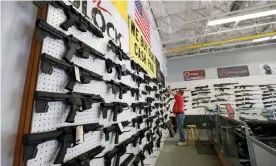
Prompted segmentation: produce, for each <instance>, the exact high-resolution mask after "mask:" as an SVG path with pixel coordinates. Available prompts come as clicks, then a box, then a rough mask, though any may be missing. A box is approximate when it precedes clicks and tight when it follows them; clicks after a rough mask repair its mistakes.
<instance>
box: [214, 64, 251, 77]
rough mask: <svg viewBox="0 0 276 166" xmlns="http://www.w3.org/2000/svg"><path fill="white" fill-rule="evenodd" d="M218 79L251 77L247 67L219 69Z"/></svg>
mask: <svg viewBox="0 0 276 166" xmlns="http://www.w3.org/2000/svg"><path fill="white" fill-rule="evenodd" d="M217 72H218V78H231V77H246V76H249V70H248V66H247V65H243V66H232V67H222V68H217Z"/></svg>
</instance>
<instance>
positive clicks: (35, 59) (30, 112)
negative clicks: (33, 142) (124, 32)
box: [13, 1, 167, 166]
mask: <svg viewBox="0 0 276 166" xmlns="http://www.w3.org/2000/svg"><path fill="white" fill-rule="evenodd" d="M65 3H66V4H67V5H70V2H68V1H66V2H65ZM37 19H41V20H45V21H46V22H47V23H48V24H49V25H51V26H53V27H54V28H56V29H57V30H59V31H62V32H63V33H65V34H66V35H71V34H72V35H73V36H74V37H75V38H77V39H78V40H80V41H82V42H83V43H85V44H87V45H88V46H90V47H91V48H94V49H95V50H97V51H98V52H100V53H102V54H103V55H104V57H105V58H107V59H108V58H109V59H111V60H112V61H114V63H116V64H121V65H122V64H124V65H125V67H126V69H128V70H130V71H131V70H132V69H131V63H130V61H129V60H125V59H124V58H123V60H120V59H121V58H119V57H118V56H117V55H116V54H115V53H114V52H113V51H114V50H112V49H111V48H109V47H108V43H110V42H109V41H110V38H109V37H108V36H107V34H106V33H103V38H99V37H97V36H95V35H93V34H92V33H91V32H89V31H87V32H81V31H79V30H78V29H76V27H74V26H72V27H70V28H68V31H64V30H63V29H62V28H61V27H60V25H61V24H62V23H63V22H64V21H65V20H66V19H67V17H66V15H65V14H64V12H63V10H62V9H58V8H55V7H53V6H52V5H49V6H44V7H43V8H38V14H37ZM109 21H110V22H112V20H109ZM36 32H37V31H36V30H35V31H34V34H33V41H32V48H31V53H30V59H29V64H28V71H27V77H26V82H25V89H24V97H23V102H22V108H21V115H20V122H19V128H18V135H17V143H16V150H15V155H14V156H15V157H14V164H13V165H14V166H25V165H27V166H37V165H41V166H44V165H47V166H48V165H53V163H54V161H55V156H57V153H58V151H59V142H58V141H57V140H50V141H47V142H44V143H41V144H38V146H37V150H38V151H37V154H36V156H35V157H34V158H33V159H30V160H28V161H26V162H24V161H23V159H22V156H23V146H22V137H23V135H24V134H29V133H42V132H48V131H55V130H57V129H58V128H60V127H66V126H77V125H82V124H89V123H99V124H101V125H103V126H104V127H108V126H111V125H112V124H114V123H116V122H113V120H112V116H113V114H112V113H111V112H113V111H107V118H106V119H105V118H103V115H102V111H101V109H100V103H93V104H92V108H90V109H87V110H85V111H82V108H81V109H80V110H81V111H80V112H79V111H78V112H77V113H76V116H75V120H74V121H71V122H74V123H67V122H65V121H66V117H67V115H68V112H69V110H70V106H68V104H66V103H65V102H63V101H57V102H49V103H48V108H47V110H48V111H47V112H40V113H37V112H36V111H35V110H36V108H35V102H34V94H35V91H43V92H52V93H60V94H65V93H68V91H67V90H66V89H65V86H66V84H67V83H68V81H69V78H70V74H68V73H67V72H66V70H64V69H60V68H55V67H54V68H53V70H52V71H51V74H47V73H44V72H42V70H41V62H40V57H41V54H42V53H45V54H48V55H50V56H53V57H54V58H57V59H60V60H62V59H63V55H64V52H65V50H66V46H65V44H64V42H63V41H62V40H57V39H53V38H50V37H46V38H45V39H44V40H43V41H42V42H38V41H37V40H36V39H35V37H36ZM122 44H124V43H122ZM125 44H128V43H125ZM113 47H114V45H113ZM113 49H114V48H113ZM71 62H73V63H74V64H76V65H77V66H80V67H82V68H84V69H87V70H89V71H93V72H94V73H97V74H99V75H101V76H103V79H104V80H114V81H116V82H122V83H124V84H126V85H128V86H130V87H132V88H138V85H137V84H136V82H134V80H133V78H132V75H127V76H123V77H121V80H119V79H118V77H117V73H116V71H115V72H114V71H113V72H112V73H108V72H107V71H106V64H105V61H103V60H101V59H94V57H93V56H89V57H87V59H83V58H80V57H76V56H73V57H72V60H71ZM68 63H69V62H68ZM132 72H133V71H132ZM133 73H134V72H133ZM135 74H136V72H135ZM136 75H138V76H139V77H141V78H144V73H143V72H140V73H139V74H136ZM148 85H149V86H151V87H153V86H154V85H155V86H156V84H155V83H154V82H149V83H148ZM109 86H110V85H107V84H106V83H105V82H104V81H97V80H93V79H92V80H91V81H90V82H88V83H86V82H85V84H79V83H76V84H75V86H74V87H73V92H79V93H86V94H95V95H100V96H101V97H102V98H103V99H104V101H105V102H106V103H112V102H122V103H123V102H126V103H127V104H128V106H131V104H132V103H137V102H145V101H146V98H147V97H151V98H155V93H151V94H147V95H142V94H140V97H139V98H137V97H136V96H135V95H134V96H133V95H132V94H131V91H127V92H126V93H124V95H122V99H120V98H119V95H118V94H116V93H113V92H112V90H113V89H111V88H109ZM144 86H145V84H144V83H143V84H141V86H140V89H144ZM162 97H163V96H162ZM155 102H160V101H152V103H151V104H152V105H154V103H155ZM123 109H124V111H122V112H121V113H120V114H118V116H117V122H121V121H126V120H131V119H133V118H135V117H137V116H141V115H143V114H139V111H136V112H133V110H132V108H131V107H128V108H123ZM159 110H160V108H159V109H152V110H151V111H152V113H151V114H152V115H155V113H156V112H157V111H159ZM142 112H143V113H144V111H142ZM152 124H153V126H152V127H155V126H154V124H155V123H152ZM145 127H147V124H146V123H141V126H140V129H138V128H137V127H132V126H131V127H130V128H129V127H128V128H127V129H126V130H130V131H129V132H123V133H122V134H120V136H119V137H120V138H119V144H120V143H121V142H123V141H124V140H126V139H128V138H129V137H131V136H132V135H134V134H136V133H138V131H140V130H141V129H144V128H145ZM166 136H167V133H163V137H166ZM114 138H115V137H114V135H111V134H110V139H109V140H108V141H106V140H105V139H104V134H103V132H88V133H85V135H84V140H85V141H84V142H83V143H81V144H78V145H76V146H73V147H71V148H68V149H67V153H66V155H65V158H64V162H66V161H69V160H72V159H74V158H75V157H77V156H80V155H81V154H84V153H85V152H88V151H89V150H91V149H93V148H95V147H97V146H99V145H102V146H104V147H105V149H104V150H103V152H102V153H101V154H105V153H106V152H107V151H110V150H112V149H113V148H114V147H115V144H114ZM59 141H60V140H59ZM147 143H148V141H147V139H146V138H144V139H143V140H142V142H141V145H140V144H139V146H137V147H131V146H129V147H128V148H127V152H131V153H134V154H135V155H137V153H138V152H140V150H141V149H139V148H140V146H141V147H143V146H145V145H146V144H147ZM117 145H118V144H117ZM117 145H116V146H117ZM161 147H162V145H161ZM151 155H152V156H158V155H159V151H153V154H151ZM127 157H128V155H122V156H121V159H120V160H121V161H124V160H125V159H126V158H127ZM155 160H156V157H151V158H150V157H147V158H145V160H144V163H147V164H150V165H153V164H154V162H155ZM90 165H93V166H104V158H99V159H93V160H91V161H90Z"/></svg>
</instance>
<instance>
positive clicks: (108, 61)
mask: <svg viewBox="0 0 276 166" xmlns="http://www.w3.org/2000/svg"><path fill="white" fill-rule="evenodd" d="M113 67H114V68H115V70H116V72H117V78H118V79H119V80H120V79H121V77H122V66H121V65H120V64H117V63H115V62H113V61H112V60H111V59H109V58H108V59H106V60H105V68H106V72H107V73H112V68H113Z"/></svg>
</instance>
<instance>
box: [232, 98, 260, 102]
mask: <svg viewBox="0 0 276 166" xmlns="http://www.w3.org/2000/svg"><path fill="white" fill-rule="evenodd" d="M245 100H255V99H254V98H241V99H236V100H235V101H236V102H238V101H245Z"/></svg>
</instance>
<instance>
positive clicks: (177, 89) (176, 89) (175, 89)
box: [172, 88, 187, 91]
mask: <svg viewBox="0 0 276 166" xmlns="http://www.w3.org/2000/svg"><path fill="white" fill-rule="evenodd" d="M179 90H183V91H184V90H187V88H174V89H172V91H179Z"/></svg>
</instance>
